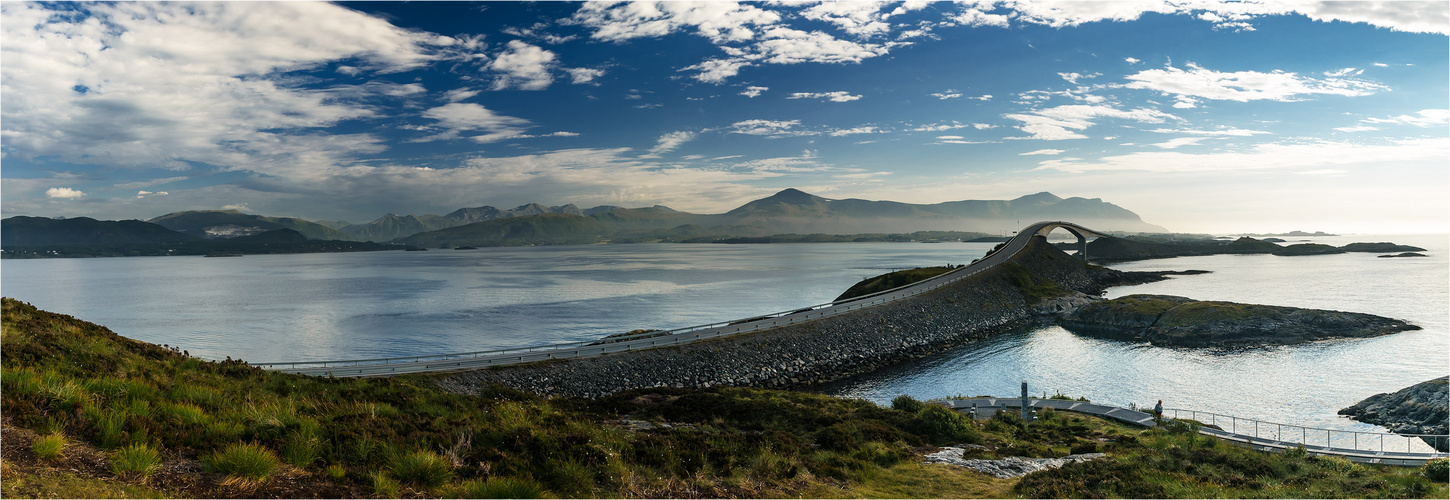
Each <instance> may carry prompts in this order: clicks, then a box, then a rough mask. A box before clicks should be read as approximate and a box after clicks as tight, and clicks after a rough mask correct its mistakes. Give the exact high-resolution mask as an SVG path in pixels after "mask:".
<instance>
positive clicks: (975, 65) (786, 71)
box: [0, 1, 1450, 233]
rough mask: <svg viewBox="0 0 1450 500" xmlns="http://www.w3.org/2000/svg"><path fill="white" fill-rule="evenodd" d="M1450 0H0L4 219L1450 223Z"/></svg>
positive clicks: (0, 204) (1343, 226) (1246, 226)
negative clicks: (670, 214) (989, 217)
mask: <svg viewBox="0 0 1450 500" xmlns="http://www.w3.org/2000/svg"><path fill="white" fill-rule="evenodd" d="M1447 11H1450V3H1447V2H1443V1H1436V2H1302V1H1301V2H1278V1H1244V2H1230V3H1219V2H1205V1H1131V2H1016V1H1006V2H992V1H969V2H958V3H946V2H941V3H938V2H915V1H907V2H899V1H897V2H824V3H818V2H763V3H746V2H741V3H737V2H714V1H707V2H663V3H654V2H641V3H569V2H414V3H392V2H361V3H342V4H329V3H304V2H205V3H196V4H187V3H149V2H147V3H126V2H123V3H18V2H5V3H3V4H0V30H3V33H0V188H3V189H0V212H3V216H5V217H9V216H14V215H36V216H66V217H75V216H88V217H93V218H98V219H129V218H138V219H148V218H151V217H155V216H158V215H162V214H165V213H169V212H174V211H180V210H202V209H224V208H227V209H238V210H242V211H244V212H248V213H256V214H262V215H274V216H294V217H302V218H306V219H312V220H346V221H350V222H355V223H356V222H367V221H370V220H373V219H376V218H378V217H380V216H382V215H383V214H385V213H398V214H407V213H414V214H424V213H435V214H443V213H447V212H450V211H452V210H454V209H457V208H460V207H476V206H482V205H492V206H495V207H501V208H509V207H514V206H517V205H522V204H525V203H530V202H538V203H541V204H545V205H563V204H566V203H573V204H576V205H578V206H581V207H592V206H596V205H617V206H625V207H640V206H651V205H656V204H659V205H665V206H669V207H671V208H674V209H677V210H684V211H690V212H696V213H720V212H724V211H727V210H729V209H731V208H734V207H736V206H739V205H741V204H743V203H745V202H747V201H749V200H752V199H757V198H761V197H765V196H769V195H770V194H772V193H774V192H776V191H779V190H781V189H785V188H797V189H801V190H803V191H806V192H810V193H813V194H816V195H819V196H823V197H827V198H836V199H839V198H864V199H872V200H893V201H901V202H908V203H937V202H944V201H956V200H967V199H979V200H980V199H1012V198H1016V197H1019V196H1023V195H1028V194H1033V193H1037V192H1042V191H1049V192H1052V193H1054V194H1057V195H1058V196H1062V197H1071V196H1080V197H1085V198H1101V199H1103V200H1104V201H1107V202H1110V203H1114V204H1117V205H1119V206H1122V207H1124V208H1127V209H1129V210H1132V211H1134V212H1136V213H1138V214H1139V215H1140V216H1141V217H1142V218H1143V219H1144V220H1145V221H1147V222H1149V223H1153V224H1157V225H1160V226H1164V227H1166V228H1168V229H1169V230H1172V231H1179V232H1209V233H1233V232H1268V231H1275V232H1277V231H1289V230H1296V229H1298V230H1306V231H1315V230H1322V231H1331V232H1345V233H1353V232H1359V233H1403V232H1434V233H1447V232H1450V123H1447V122H1450V109H1447V108H1450V102H1447V101H1450V67H1447V62H1450V39H1447V32H1450V12H1447Z"/></svg>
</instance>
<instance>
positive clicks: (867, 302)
mask: <svg viewBox="0 0 1450 500" xmlns="http://www.w3.org/2000/svg"><path fill="white" fill-rule="evenodd" d="M1042 224H1071V223H1068V222H1038V223H1035V224H1033V225H1031V226H1028V229H1030V228H1032V227H1034V226H1037V225H1042ZM1084 229H1085V228H1084ZM1032 235H1033V232H1029V231H1025V230H1024V231H1021V232H1019V233H1018V236H1014V237H1013V238H1012V239H1010V240H1008V241H1006V242H1003V245H1002V246H1001V247H1000V249H1001V250H1007V249H1008V248H1009V247H1024V248H1025V246H1026V243H1023V242H1024V241H1030V240H1031V237H1032ZM1019 237H1025V239H1019ZM1020 250H1021V248H1018V249H1017V250H1014V251H1011V252H1006V251H996V252H990V253H989V254H988V255H985V256H983V257H981V258H980V259H978V260H977V261H974V262H972V263H971V264H968V265H966V266H963V267H960V268H957V269H954V270H952V271H948V272H946V273H942V274H939V275H937V276H933V277H931V278H928V279H925V280H922V281H918V282H915V283H908V284H905V285H902V286H899V287H896V288H892V289H889V290H882V291H879V292H875V293H871V294H868V295H863V296H860V297H853V298H850V299H846V300H841V301H832V302H827V303H823V304H816V305H812V306H807V307H802V308H796V309H792V310H789V311H780V312H775V313H770V314H763V315H759V316H752V317H749V318H744V319H736V320H730V321H721V322H716V323H707V324H703V325H694V326H686V327H682V328H675V329H673V330H664V331H663V333H661V332H659V331H655V332H645V333H640V334H636V335H628V336H618V337H606V338H603V339H593V340H582V341H575V342H561V343H554V344H543V345H535V346H526V347H511V348H504V349H491V350H486V351H473V352H463V353H450V354H430V355H422V356H402V357H390V358H367V359H348V360H329V361H290V362H269V363H250V364H251V365H252V366H256V367H260V368H267V369H273V370H277V369H283V370H287V369H290V370H304V369H311V368H330V367H343V366H373V365H379V366H386V365H395V364H403V363H424V362H432V361H447V360H452V359H473V358H508V359H513V356H518V359H517V360H516V361H512V362H513V363H518V362H523V361H524V357H525V356H522V355H524V354H529V353H542V352H560V353H561V354H562V353H563V352H567V351H570V350H574V349H582V348H594V349H591V352H595V351H597V352H596V353H595V354H594V355H597V354H599V353H603V352H604V351H605V349H598V348H599V347H600V346H603V345H608V344H604V343H603V342H605V341H607V342H608V343H609V344H622V343H628V342H632V341H636V340H645V339H649V340H651V342H650V344H649V345H648V346H644V347H658V346H668V345H678V344H686V343H690V342H694V341H696V340H701V339H706V338H715V337H720V336H725V335H736V334H740V333H750V332H755V331H760V330H765V329H770V328H775V327H777V326H781V323H780V321H779V320H780V319H783V318H784V319H788V321H787V323H785V324H791V323H794V322H795V320H796V319H800V320H802V321H805V320H814V319H821V318H825V317H830V316H835V315H837V314H841V313H845V312H848V311H854V310H858V309H863V308H866V307H871V306H875V305H879V304H882V303H886V302H890V301H893V300H896V299H899V298H903V297H907V296H911V295H917V294H921V293H925V292H928V291H931V290H935V289H938V288H941V287H943V286H947V285H950V284H952V283H956V282H958V281H961V280H963V279H966V278H969V277H972V276H975V275H976V274H978V273H980V272H982V271H985V270H987V269H989V268H991V267H993V266H996V265H997V264H1000V263H1002V262H1004V261H1006V260H1007V259H1009V258H1011V257H1012V256H1013V255H1015V254H1016V253H1017V251H1020ZM908 290H909V291H910V293H907V294H901V292H906V291H908ZM896 294H901V295H900V296H893V295H896ZM812 313H816V314H814V315H813V314H812ZM796 314H801V316H799V317H796V318H787V317H788V316H791V315H796ZM768 320H769V321H768ZM767 321H768V322H767ZM732 325H737V326H738V327H737V328H735V329H729V328H727V327H729V326H732ZM709 330H715V331H709ZM621 347H625V348H623V349H619V350H630V348H629V347H627V346H621ZM567 357H579V355H578V353H576V355H575V356H568V355H560V356H549V359H557V358H567ZM529 361H533V360H532V359H530V360H529ZM508 363H509V362H507V361H500V362H499V363H489V364H490V365H493V364H500V365H501V364H508Z"/></svg>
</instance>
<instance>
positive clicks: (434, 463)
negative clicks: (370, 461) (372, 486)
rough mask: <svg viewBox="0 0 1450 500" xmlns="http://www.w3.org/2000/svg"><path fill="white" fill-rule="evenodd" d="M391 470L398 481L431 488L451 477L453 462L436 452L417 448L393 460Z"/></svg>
mask: <svg viewBox="0 0 1450 500" xmlns="http://www.w3.org/2000/svg"><path fill="white" fill-rule="evenodd" d="M392 472H393V475H394V476H397V478H398V480H399V481H402V482H404V483H407V484H411V485H414V486H420V487H423V488H429V489H432V488H437V487H439V486H443V484H444V483H447V482H448V480H449V479H452V478H453V464H451V463H449V462H448V460H447V459H445V458H443V457H441V456H439V455H438V454H437V453H433V452H431V451H426V450H419V451H415V452H412V453H408V454H406V455H403V456H400V457H398V458H397V459H395V460H393V466H392Z"/></svg>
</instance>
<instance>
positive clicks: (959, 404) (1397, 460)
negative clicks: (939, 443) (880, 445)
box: [938, 398, 1450, 467]
mask: <svg viewBox="0 0 1450 500" xmlns="http://www.w3.org/2000/svg"><path fill="white" fill-rule="evenodd" d="M1027 401H1028V407H1029V408H1052V409H1054V410H1063V411H1073V412H1078V413H1084V414H1087V415H1093V416H1097V417H1103V418H1109V419H1113V420H1117V421H1119V422H1124V423H1128V424H1133V425H1138V426H1142V427H1157V426H1158V425H1157V424H1156V423H1155V422H1154V421H1153V416H1152V415H1150V414H1148V413H1144V412H1141V411H1135V410H1129V409H1127V408H1119V407H1116V406H1108V405H1100V404H1094V403H1084V402H1081V401H1068V400H1063V399H1035V398H1028V399H1027ZM938 404H942V405H944V406H946V407H947V408H952V409H955V410H965V409H968V408H972V407H978V408H1022V400H1021V398H972V399H953V400H947V401H940V402H938ZM1163 412H1164V413H1165V414H1169V415H1177V416H1179V417H1183V416H1189V415H1192V417H1209V416H1212V418H1205V419H1196V420H1198V421H1199V422H1203V423H1204V424H1210V425H1219V426H1220V427H1223V426H1224V425H1225V424H1229V422H1230V420H1228V419H1232V420H1231V422H1232V424H1229V425H1230V430H1222V429H1214V428H1211V427H1208V425H1205V426H1203V427H1201V428H1199V429H1198V433H1199V434H1202V435H1205V436H1212V437H1215V438H1218V439H1222V440H1225V441H1229V442H1231V443H1234V444H1235V445H1238V446H1243V447H1247V448H1252V449H1255V450H1259V451H1266V452H1271V453H1280V452H1283V451H1284V450H1286V449H1290V448H1297V447H1299V446H1303V447H1304V449H1305V450H1306V451H1308V452H1309V453H1310V454H1313V455H1327V456H1338V457H1344V458H1347V459H1349V460H1351V461H1354V462H1359V463H1367V464H1384V465H1402V466H1412V467H1418V466H1421V465H1424V464H1425V462H1427V461H1429V460H1431V459H1435V458H1450V453H1424V452H1413V451H1408V449H1409V448H1410V443H1412V442H1413V440H1417V439H1419V436H1404V435H1398V434H1386V433H1378V432H1356V431H1338V430H1333V429H1319V428H1314V427H1303V426H1297V425H1286V424H1279V423H1274V422H1263V421H1259V420H1253V419H1246V418H1238V417H1232V416H1228V415H1219V414H1216V413H1209V412H1200V411H1195V410H1179V409H1164V410H1163ZM1192 417H1190V418H1192ZM1251 426H1252V428H1253V429H1254V434H1241V433H1239V432H1240V429H1242V431H1241V432H1248V429H1249V428H1250V427H1251ZM1260 429H1262V432H1261V431H1260ZM1271 429H1273V430H1274V432H1270V430H1271ZM1284 429H1289V432H1288V433H1285V432H1284ZM1295 430H1299V431H1302V434H1300V439H1299V440H1293V439H1292V438H1293V437H1295V436H1294V433H1295V432H1294V431H1295ZM1333 433H1340V434H1341V437H1340V438H1339V439H1337V440H1336V439H1334V438H1332V437H1331V435H1332V434H1333ZM1348 434H1352V435H1353V438H1354V443H1355V444H1354V445H1353V446H1352V447H1345V446H1344V444H1347V443H1345V441H1346V438H1345V437H1343V435H1348ZM1268 435H1272V436H1273V438H1272V439H1271V438H1269V437H1265V436H1268ZM1320 435H1323V436H1325V439H1324V441H1323V442H1322V443H1324V444H1317V445H1316V444H1312V443H1311V441H1316V440H1317V437H1318V436H1320ZM1360 436H1366V438H1365V439H1364V440H1363V443H1361V440H1360ZM1369 436H1376V437H1377V439H1375V440H1374V441H1371V440H1370V439H1368V437H1369ZM1387 437H1393V438H1405V439H1406V441H1405V443H1406V444H1405V446H1404V447H1405V448H1406V450H1405V451H1400V450H1399V449H1385V448H1383V447H1384V446H1385V439H1386V438H1387ZM1431 437H1434V438H1438V439H1450V436H1431ZM1396 443H1398V441H1396ZM1361 444H1363V445H1364V446H1365V447H1370V448H1372V447H1373V446H1374V445H1376V444H1378V445H1379V446H1381V448H1379V449H1366V448H1362V447H1361V446H1360V445H1361Z"/></svg>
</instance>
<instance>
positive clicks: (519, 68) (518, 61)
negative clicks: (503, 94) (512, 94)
mask: <svg viewBox="0 0 1450 500" xmlns="http://www.w3.org/2000/svg"><path fill="white" fill-rule="evenodd" d="M507 47H508V48H507V49H506V50H505V51H504V52H503V53H501V54H498V55H496V56H494V58H493V62H491V63H489V65H488V67H489V69H492V70H494V71H497V72H500V73H503V74H501V75H498V76H497V77H495V78H494V81H493V89H494V90H504V89H508V88H518V89H522V90H544V89H546V88H549V85H550V84H552V83H554V75H553V74H552V72H551V70H552V69H553V67H554V64H555V59H557V58H558V56H557V55H555V54H554V53H553V52H551V51H548V50H545V49H542V48H539V47H537V46H534V45H529V44H528V43H525V42H522V41H519V40H509V43H508V46H507Z"/></svg>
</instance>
